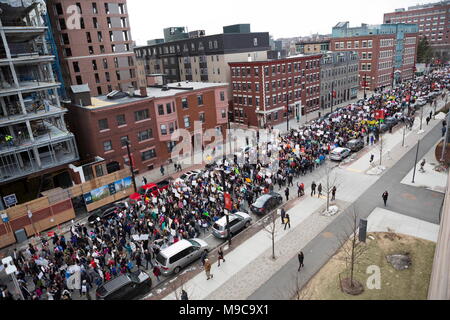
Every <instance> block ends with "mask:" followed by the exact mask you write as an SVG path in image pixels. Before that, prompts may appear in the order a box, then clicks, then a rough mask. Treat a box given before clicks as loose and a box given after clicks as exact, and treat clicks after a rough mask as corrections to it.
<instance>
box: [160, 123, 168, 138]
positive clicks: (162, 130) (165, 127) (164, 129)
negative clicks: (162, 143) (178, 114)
mask: <svg viewBox="0 0 450 320" xmlns="http://www.w3.org/2000/svg"><path fill="white" fill-rule="evenodd" d="M160 128H161V135H163V136H165V135H167V126H166V125H165V124H162V125H161V126H160Z"/></svg>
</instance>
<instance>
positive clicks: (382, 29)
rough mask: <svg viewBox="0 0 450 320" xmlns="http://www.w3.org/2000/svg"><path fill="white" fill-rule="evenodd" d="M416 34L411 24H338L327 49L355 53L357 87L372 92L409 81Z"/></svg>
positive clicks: (414, 61) (414, 53)
mask: <svg viewBox="0 0 450 320" xmlns="http://www.w3.org/2000/svg"><path fill="white" fill-rule="evenodd" d="M417 31H418V27H417V25H415V24H382V25H373V26H369V25H367V24H362V25H361V27H354V28H349V23H348V22H340V23H339V24H337V25H336V26H335V27H334V28H333V34H332V39H331V43H330V49H331V50H332V51H348V50H352V51H356V52H358V54H359V83H360V87H361V88H364V87H366V89H369V90H375V89H377V88H381V87H385V86H391V85H392V83H393V81H395V83H400V82H401V81H403V80H408V79H412V78H413V75H414V68H415V64H416V57H417V46H418V33H417Z"/></svg>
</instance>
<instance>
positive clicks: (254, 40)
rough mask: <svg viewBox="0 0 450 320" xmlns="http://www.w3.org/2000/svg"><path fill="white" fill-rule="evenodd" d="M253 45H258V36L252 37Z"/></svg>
mask: <svg viewBox="0 0 450 320" xmlns="http://www.w3.org/2000/svg"><path fill="white" fill-rule="evenodd" d="M253 46H254V47H257V46H258V38H253Z"/></svg>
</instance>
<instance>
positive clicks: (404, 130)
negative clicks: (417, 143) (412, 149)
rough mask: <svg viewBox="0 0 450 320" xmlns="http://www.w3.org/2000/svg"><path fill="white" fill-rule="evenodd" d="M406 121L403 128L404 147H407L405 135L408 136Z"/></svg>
mask: <svg viewBox="0 0 450 320" xmlns="http://www.w3.org/2000/svg"><path fill="white" fill-rule="evenodd" d="M406 126H407V124H406V121H405V125H404V126H403V142H402V147H404V146H405V135H406Z"/></svg>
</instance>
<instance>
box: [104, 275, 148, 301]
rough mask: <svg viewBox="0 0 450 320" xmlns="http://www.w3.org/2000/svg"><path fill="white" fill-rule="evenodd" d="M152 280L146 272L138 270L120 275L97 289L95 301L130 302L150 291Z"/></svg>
mask: <svg viewBox="0 0 450 320" xmlns="http://www.w3.org/2000/svg"><path fill="white" fill-rule="evenodd" d="M151 287H152V279H151V278H150V276H149V275H148V273H147V272H145V271H142V270H138V271H134V272H132V273H127V274H122V275H120V276H118V277H117V278H114V279H112V280H110V281H108V282H106V283H104V284H102V285H101V286H100V287H98V288H97V291H96V298H97V300H132V299H134V298H136V297H137V296H139V295H141V294H145V293H147V292H148V291H150V289H151Z"/></svg>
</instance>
